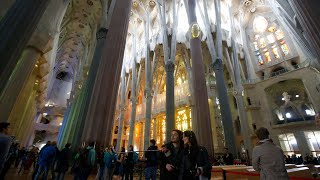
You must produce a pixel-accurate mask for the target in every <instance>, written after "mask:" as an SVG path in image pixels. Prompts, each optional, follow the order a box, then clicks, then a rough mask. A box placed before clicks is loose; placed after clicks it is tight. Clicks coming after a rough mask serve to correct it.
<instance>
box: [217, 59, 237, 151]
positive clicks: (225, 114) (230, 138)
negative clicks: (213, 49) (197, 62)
mask: <svg viewBox="0 0 320 180" xmlns="http://www.w3.org/2000/svg"><path fill="white" fill-rule="evenodd" d="M212 66H213V69H214V72H215V75H216V83H217V92H218V97H219V103H220V112H221V117H222V124H223V131H224V138H225V145H226V147H228V149H229V151H230V152H231V153H232V154H234V155H235V154H237V151H236V144H235V139H234V138H235V136H234V128H233V121H232V116H231V110H230V105H229V99H228V92H227V88H226V85H225V81H224V74H223V64H222V60H221V59H216V62H215V63H214V64H213V65H212Z"/></svg>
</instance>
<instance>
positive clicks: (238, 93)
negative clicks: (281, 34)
mask: <svg viewBox="0 0 320 180" xmlns="http://www.w3.org/2000/svg"><path fill="white" fill-rule="evenodd" d="M231 12H232V10H231V9H230V10H229V13H230V17H231V27H234V21H233V16H232V14H231ZM233 37H235V32H234V30H231V47H232V55H231V59H232V62H233V69H234V79H235V85H234V86H235V92H234V94H235V98H236V102H237V107H238V114H239V118H240V125H241V134H242V137H243V142H244V146H245V149H246V150H247V151H248V153H249V156H251V154H252V143H251V129H250V127H249V123H248V116H247V111H246V109H245V103H244V100H243V96H242V91H243V90H244V89H243V86H242V84H241V73H240V61H239V58H238V52H237V47H236V43H235V40H234V39H233ZM227 55H229V53H228V51H227Z"/></svg>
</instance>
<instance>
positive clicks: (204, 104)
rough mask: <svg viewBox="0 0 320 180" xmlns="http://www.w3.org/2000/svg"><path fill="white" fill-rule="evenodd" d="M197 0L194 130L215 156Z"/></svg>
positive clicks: (193, 29)
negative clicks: (195, 121)
mask: <svg viewBox="0 0 320 180" xmlns="http://www.w3.org/2000/svg"><path fill="white" fill-rule="evenodd" d="M195 1H196V0H189V3H188V6H189V7H188V10H189V24H190V31H191V40H190V49H191V59H192V72H193V73H192V76H193V87H194V88H193V90H194V98H193V99H194V105H195V111H196V112H197V113H196V117H197V118H196V119H197V123H196V124H197V127H196V129H193V130H194V132H195V134H196V136H197V139H198V142H199V144H200V145H202V146H205V147H206V148H207V150H208V153H209V155H210V156H213V155H214V152H213V151H214V149H213V139H212V131H211V120H210V111H209V104H208V92H207V85H206V79H205V72H204V64H203V57H202V49H201V39H200V33H201V32H200V27H199V25H198V23H197V16H196V10H195V7H196V4H195V3H196V2H195Z"/></svg>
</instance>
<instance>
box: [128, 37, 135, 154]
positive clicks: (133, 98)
mask: <svg viewBox="0 0 320 180" xmlns="http://www.w3.org/2000/svg"><path fill="white" fill-rule="evenodd" d="M133 39H134V40H133V61H134V62H133V65H132V84H131V105H132V106H131V118H130V133H129V141H128V147H127V149H129V146H130V145H133V143H132V142H133V137H134V123H135V120H136V110H137V93H136V90H137V70H136V69H137V68H136V34H135V35H134V37H133Z"/></svg>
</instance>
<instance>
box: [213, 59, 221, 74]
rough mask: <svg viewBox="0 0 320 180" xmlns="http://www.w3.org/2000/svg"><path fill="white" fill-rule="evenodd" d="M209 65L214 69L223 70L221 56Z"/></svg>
mask: <svg viewBox="0 0 320 180" xmlns="http://www.w3.org/2000/svg"><path fill="white" fill-rule="evenodd" d="M211 67H212V68H213V69H214V70H215V71H216V70H223V63H222V59H221V58H219V57H218V58H217V59H216V60H215V61H214V62H213V63H212V64H211Z"/></svg>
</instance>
